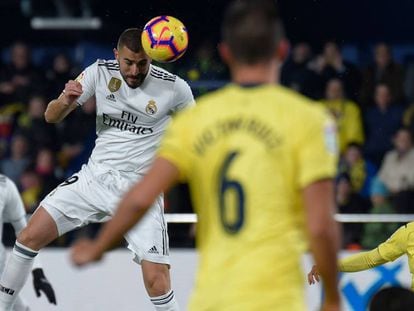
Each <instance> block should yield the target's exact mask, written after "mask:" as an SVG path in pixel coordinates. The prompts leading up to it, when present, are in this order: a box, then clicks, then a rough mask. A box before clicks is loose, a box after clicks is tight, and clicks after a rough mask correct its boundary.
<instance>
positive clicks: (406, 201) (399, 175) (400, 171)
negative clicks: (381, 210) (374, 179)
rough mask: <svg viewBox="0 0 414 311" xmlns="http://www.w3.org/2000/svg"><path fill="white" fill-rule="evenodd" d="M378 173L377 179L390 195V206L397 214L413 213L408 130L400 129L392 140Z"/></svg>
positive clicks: (412, 152)
mask: <svg viewBox="0 0 414 311" xmlns="http://www.w3.org/2000/svg"><path fill="white" fill-rule="evenodd" d="M394 146H395V147H394V150H392V151H389V152H388V153H387V154H386V156H385V159H384V161H383V164H382V166H381V169H380V172H379V178H380V179H381V181H382V182H383V183H384V184H385V186H386V187H387V189H388V191H390V193H391V195H392V204H393V206H394V208H395V210H396V211H397V212H399V213H412V212H414V206H413V202H414V169H413V168H414V148H413V144H412V137H411V133H410V131H409V130H407V129H405V128H401V129H400V130H399V131H398V132H397V134H396V135H395V138H394Z"/></svg>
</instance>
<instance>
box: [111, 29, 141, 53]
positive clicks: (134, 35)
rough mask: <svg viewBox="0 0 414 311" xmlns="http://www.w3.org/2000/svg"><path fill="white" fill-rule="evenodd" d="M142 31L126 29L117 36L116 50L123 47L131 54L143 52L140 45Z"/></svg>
mask: <svg viewBox="0 0 414 311" xmlns="http://www.w3.org/2000/svg"><path fill="white" fill-rule="evenodd" d="M141 33H142V30H141V29H139V28H128V29H126V30H124V32H123V33H122V34H121V35H120V36H119V39H118V45H117V49H118V50H119V49H120V48H122V47H123V46H125V47H127V48H128V49H130V50H131V51H132V52H135V53H139V52H141V51H143V49H142V44H141Z"/></svg>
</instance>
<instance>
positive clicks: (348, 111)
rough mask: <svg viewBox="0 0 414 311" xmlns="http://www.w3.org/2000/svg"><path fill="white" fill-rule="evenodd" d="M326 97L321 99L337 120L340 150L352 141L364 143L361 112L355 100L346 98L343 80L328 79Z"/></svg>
mask: <svg viewBox="0 0 414 311" xmlns="http://www.w3.org/2000/svg"><path fill="white" fill-rule="evenodd" d="M325 98H326V99H325V100H322V101H321V102H322V104H323V105H324V106H325V107H326V108H327V109H328V110H329V112H330V113H331V114H332V115H333V116H334V117H335V119H336V121H337V125H338V134H339V149H340V151H341V152H343V151H344V150H345V147H346V146H347V145H348V144H349V143H351V142H355V143H359V144H362V143H363V142H364V134H363V130H362V120H361V113H360V111H359V108H358V106H357V105H356V104H355V103H354V102H352V101H350V100H347V99H346V98H345V94H344V90H343V84H342V81H341V80H339V79H336V78H335V79H331V80H329V81H328V83H327V85H326V94H325Z"/></svg>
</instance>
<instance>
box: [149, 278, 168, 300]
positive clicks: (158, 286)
mask: <svg viewBox="0 0 414 311" xmlns="http://www.w3.org/2000/svg"><path fill="white" fill-rule="evenodd" d="M145 283H146V287H147V290H148V293H149V294H150V296H161V295H164V294H165V293H167V292H168V291H169V290H170V282H169V279H168V276H167V275H165V273H162V272H155V273H151V274H150V275H148V276H147V277H146V280H145Z"/></svg>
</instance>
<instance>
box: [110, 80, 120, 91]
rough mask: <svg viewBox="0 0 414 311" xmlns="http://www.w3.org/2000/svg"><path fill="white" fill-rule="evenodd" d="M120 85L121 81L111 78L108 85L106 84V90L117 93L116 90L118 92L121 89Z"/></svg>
mask: <svg viewBox="0 0 414 311" xmlns="http://www.w3.org/2000/svg"><path fill="white" fill-rule="evenodd" d="M121 83H122V81H121V80H119V79H117V78H114V77H112V78H111V80H110V81H109V83H108V89H109V90H110V91H111V92H116V91H118V90H119V88H120V87H121Z"/></svg>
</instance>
